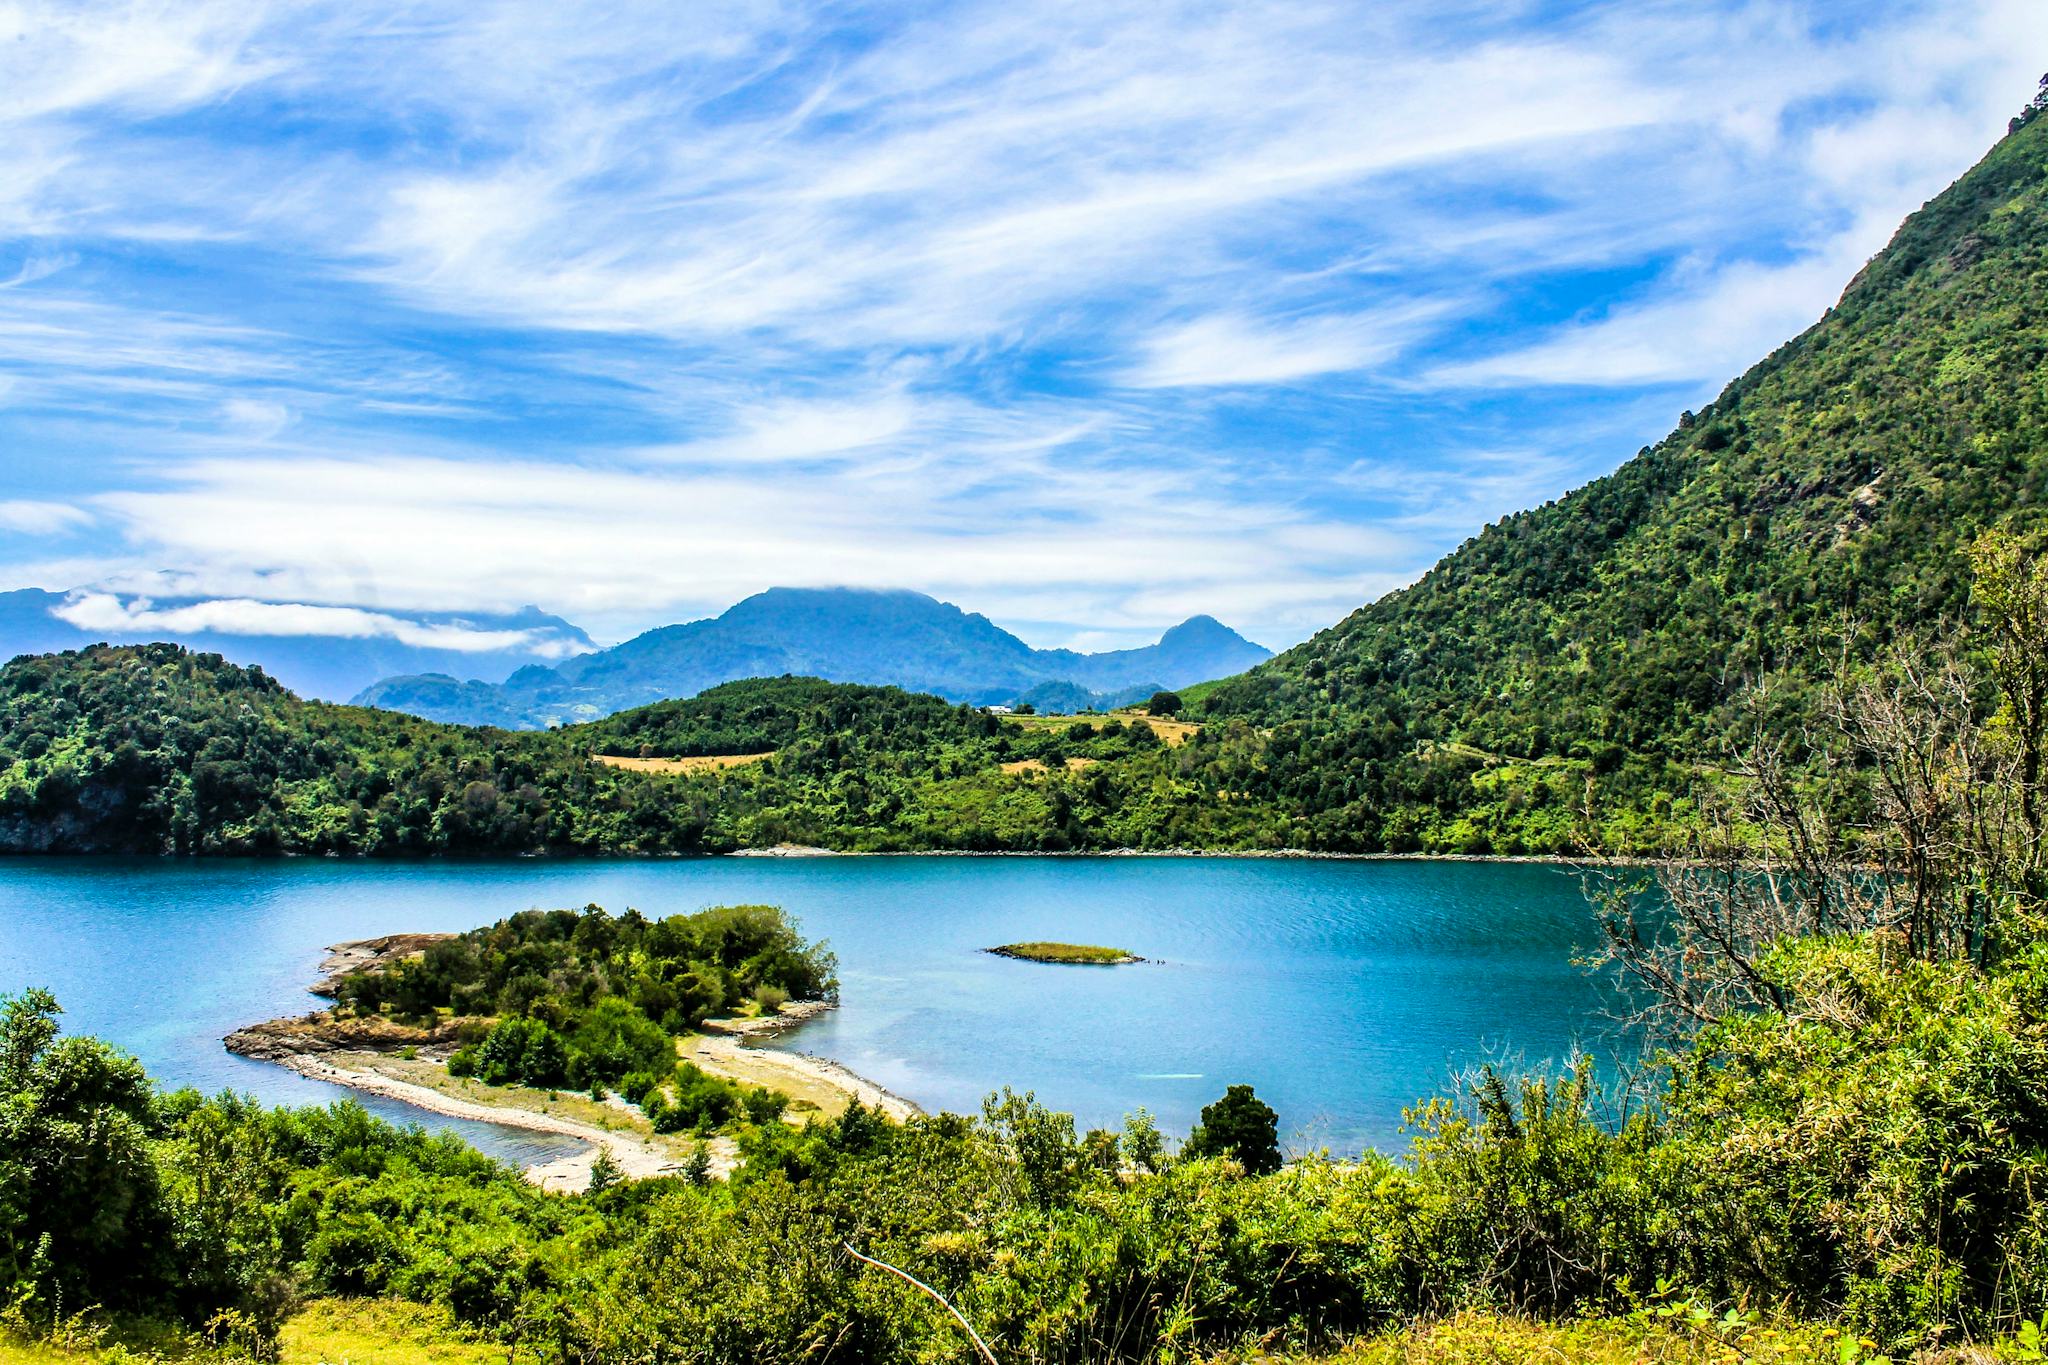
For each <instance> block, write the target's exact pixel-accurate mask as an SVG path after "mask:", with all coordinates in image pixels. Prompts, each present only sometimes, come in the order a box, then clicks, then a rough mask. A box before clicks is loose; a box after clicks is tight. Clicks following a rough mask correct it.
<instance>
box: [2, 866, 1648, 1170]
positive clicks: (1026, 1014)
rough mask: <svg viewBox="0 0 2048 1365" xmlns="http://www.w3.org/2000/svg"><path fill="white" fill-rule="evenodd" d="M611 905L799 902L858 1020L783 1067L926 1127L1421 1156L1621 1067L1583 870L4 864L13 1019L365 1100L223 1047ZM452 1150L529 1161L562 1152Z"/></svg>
mask: <svg viewBox="0 0 2048 1365" xmlns="http://www.w3.org/2000/svg"><path fill="white" fill-rule="evenodd" d="M591 902H594V903H597V904H600V905H603V906H605V907H607V908H608V909H612V910H615V911H616V910H623V909H625V908H626V907H627V906H634V907H637V908H638V909H640V910H641V911H642V912H643V913H645V914H648V915H655V916H659V915H666V914H674V913H677V912H681V911H691V910H697V909H701V908H703V907H705V906H708V905H721V904H733V903H742V902H759V903H768V904H778V905H782V906H784V907H786V908H787V909H789V910H790V911H791V912H792V913H793V914H795V915H796V916H797V918H798V919H799V921H800V922H801V924H802V927H803V930H804V932H805V933H806V934H807V935H809V936H812V937H821V938H825V939H828V940H829V941H830V942H831V945H832V947H833V949H834V950H835V951H836V952H837V953H838V954H839V961H840V977H841V982H842V994H843V999H842V1005H841V1008H840V1009H839V1010H838V1011H836V1012H834V1013H833V1014H830V1015H827V1016H825V1017H824V1018H822V1019H820V1020H818V1021H815V1022H813V1023H812V1024H810V1025H808V1026H806V1027H805V1028H804V1029H802V1030H801V1031H799V1032H798V1033H796V1034H795V1035H793V1036H792V1037H790V1038H789V1039H788V1040H786V1042H785V1043H784V1044H783V1045H784V1046H788V1047H791V1048H794V1049H796V1050H800V1051H805V1052H812V1053H816V1054H818V1055H820V1056H825V1057H830V1058H833V1059H835V1060H837V1061H840V1062H843V1063H844V1064H845V1065H847V1066H849V1067H851V1068H853V1069H854V1070H855V1071H858V1072H860V1073H861V1074H862V1075H865V1076H868V1077H870V1078H871V1079H873V1080H875V1081H877V1082H879V1083H880V1084H882V1085H884V1086H887V1087H888V1088H889V1089H891V1090H894V1091H897V1092H898V1093H900V1094H903V1095H905V1096H908V1097H909V1098H911V1099H913V1100H916V1101H917V1102H918V1103H920V1104H922V1105H924V1106H925V1107H926V1108H928V1109H953V1110H960V1111H966V1112H972V1111H974V1110H975V1109H977V1108H978V1106H979V1105H980V1102H981V1099H982V1097H983V1096H984V1095H986V1094H987V1093H989V1092H990V1091H992V1090H994V1089H996V1088H997V1087H999V1086H1002V1085H1009V1086H1012V1087H1014V1088H1016V1089H1018V1090H1020V1091H1021V1090H1034V1091H1036V1092H1037V1094H1038V1097H1039V1098H1040V1099H1041V1100H1044V1101H1046V1102H1047V1103H1049V1104H1051V1105H1053V1106H1055V1107H1057V1108H1060V1109H1065V1110H1070V1111H1072V1112H1073V1113H1074V1114H1075V1115H1076V1117H1077V1118H1078V1119H1079V1120H1080V1121H1081V1123H1082V1124H1084V1125H1103V1124H1111V1123H1116V1122H1119V1121H1120V1120H1121V1118H1122V1116H1123V1115H1124V1114H1126V1113H1128V1112H1129V1111H1131V1110H1133V1109H1136V1108H1137V1107H1139V1106H1140V1105H1142V1106H1144V1107H1146V1108H1148V1109H1150V1110H1151V1111H1152V1113H1153V1114H1154V1116H1155V1117H1156V1118H1157V1119H1158V1120H1159V1122H1160V1124H1161V1126H1162V1127H1163V1128H1165V1129H1166V1131H1167V1132H1169V1133H1170V1134H1175V1135H1179V1134H1182V1133H1185V1131H1186V1130H1187V1128H1188V1126H1189V1125H1190V1124H1191V1123H1192V1122H1193V1121H1194V1120H1195V1118H1196V1116H1197V1114H1198V1112H1199V1110H1200V1108H1201V1106H1202V1105H1203V1104H1205V1103H1207V1102H1208V1101H1210V1100H1212V1099H1214V1098H1215V1097H1216V1096H1217V1095H1219V1094H1221V1093H1222V1091H1223V1088H1224V1087H1225V1086H1226V1085H1228V1084H1231V1083H1234V1082H1239V1081H1245V1082H1250V1083H1251V1084H1252V1085H1254V1086H1255V1087H1256V1088H1257V1090H1258V1092H1259V1094H1260V1095H1261V1096H1262V1097H1263V1098H1265V1099H1266V1100H1267V1101H1268V1102H1269V1103H1271V1104H1272V1105H1273V1106H1274V1107H1275V1108H1276V1109H1277V1110H1278V1111H1279V1113H1280V1121H1281V1133H1282V1136H1283V1138H1284V1139H1286V1140H1287V1141H1288V1143H1289V1145H1290V1146H1292V1147H1294V1148H1295V1149H1304V1148H1310V1147H1323V1146H1326V1147H1329V1148H1331V1149H1332V1150H1333V1151H1336V1152H1339V1153H1348V1152H1355V1151H1357V1150H1359V1149H1360V1148H1363V1147H1367V1146H1374V1147H1379V1148H1382V1149H1386V1150H1394V1149H1397V1148H1399V1147H1400V1146H1401V1145H1402V1142H1403V1139H1402V1138H1401V1135H1400V1122H1401V1110H1402V1107H1403V1106H1404V1105H1407V1104H1410V1103H1412V1102H1414V1101H1415V1100H1416V1099H1418V1098H1420V1097H1422V1096H1425V1095H1428V1094H1431V1093H1434V1092H1437V1091H1440V1090H1442V1089H1443V1088H1444V1087H1445V1086H1446V1085H1447V1084H1448V1083H1449V1081H1450V1078H1451V1077H1452V1076H1453V1074H1454V1073H1455V1072H1457V1071H1458V1070H1460V1069H1461V1068H1465V1067H1469V1066H1471V1065H1474V1064H1476V1063H1479V1062H1482V1061H1486V1060H1489V1059H1496V1060H1497V1059H1507V1060H1513V1061H1517V1062H1519V1063H1522V1064H1532V1063H1540V1062H1543V1061H1546V1060H1552V1059H1557V1058H1562V1057H1564V1056H1566V1055H1567V1054H1568V1053H1570V1052H1571V1051H1572V1050H1573V1049H1574V1047H1579V1048H1583V1049H1584V1050H1586V1051H1589V1052H1593V1053H1594V1054H1595V1055H1597V1056H1603V1057H1604V1056H1605V1055H1606V1054H1607V1052H1608V1051H1609V1050H1610V1049H1611V1048H1612V1046H1613V1038H1612V1032H1611V1028H1610V1026H1609V1025H1607V1024H1606V1022H1605V1012H1604V1008H1603V1007H1604V1005H1605V1003H1606V999H1605V990H1604V988H1603V986H1602V985H1601V983H1600V982H1598V981H1597V980H1595V979H1592V978H1589V977H1588V976H1587V975H1586V973H1585V972H1584V971H1583V970H1582V969H1581V968H1579V967H1577V966H1575V965H1574V963H1573V958H1574V957H1575V955H1577V954H1579V953H1581V952H1583V951H1584V950H1585V949H1587V948H1589V947H1590V946H1591V945H1592V944H1593V942H1594V941H1595V939H1596V937H1597V932H1596V929H1595V925H1594V921H1593V918H1592V913H1591V908H1590V906H1589V905H1588V903H1587V900H1586V895H1585V891H1584V888H1583V886H1582V884H1581V880H1580V877H1579V875H1578V874H1576V873H1573V872H1570V871H1566V870H1563V869H1559V868H1555V867H1549V866H1539V865H1529V864H1506V863H1451V862H1342V861H1324V860H1292V859H1286V860H1283V859H1226V858H946V857H932V858H922V857H892V858H726V859H697V860H683V861H638V860H635V861H626V860H614V861H543V860H521V861H502V862H411V863H353V862H338V861H333V860H291V861H270V862H182V863H178V862H162V861H140V860H136V861H129V860H118V861H107V860H99V861H59V860H40V859H36V860H12V861H6V862H0V992H11V991H17V990H20V989H21V988H23V987H25V986H30V985H42V986H48V987H50V988H51V989H52V990H54V991H56V992H57V995H58V998H59V1000H60V1001H61V1002H62V1004H63V1006H64V1009H65V1018H64V1024H65V1027H66V1028H67V1029H69V1030H71V1031H76V1032H88V1033H96V1034H99V1035H100V1036H102V1037H104V1038H107V1039H109V1040H111V1041H113V1042H115V1043H117V1044H119V1045H120V1046H121V1047H123V1048H126V1049H128V1050H129V1051H131V1052H133V1053H134V1054H135V1055H136V1056H137V1057H139V1058H141V1059H142V1061H143V1062H144V1063H146V1064H147V1065H148V1066H149V1068H150V1070H151V1071H152V1072H154V1073H155V1074H156V1075H157V1076H158V1077H160V1078H161V1079H162V1080H164V1081H166V1082H168V1083H171V1084H177V1085H194V1086H198V1087H200V1088H202V1089H205V1090H209V1091H211V1090H219V1089H222V1088H233V1089H235V1090H239V1091H245V1092H251V1093H254V1094H256V1095H258V1096H260V1097H262V1098H264V1099H266V1100H270V1101H273V1102H279V1103H283V1102H295V1103H297V1102H308V1101H324V1100H327V1099H331V1098H335V1097H337V1095H338V1094H339V1093H340V1092H338V1091H336V1090H335V1089H334V1088H333V1087H330V1086H326V1085H322V1084H319V1083H316V1082H313V1081H309V1080H306V1079H304V1078H302V1077H299V1076H296V1075H294V1074H292V1073H290V1072H287V1071H285V1070H283V1069H282V1068H279V1067H274V1066H269V1065H264V1064H261V1063H256V1062H249V1061H246V1060H243V1059H241V1058H238V1057H234V1056H231V1055H230V1054H229V1053H227V1052H226V1051H225V1049H223V1048H222V1047H221V1044H220V1039H221V1037H222V1035H224V1034H226V1033H228V1032H230V1031H231V1030H233V1029H235V1028H237V1027H239V1026H241V1025H243V1024H247V1023H251V1022H254V1021H257V1020H261V1019H269V1018H273V1017H276V1016H278V1015H282V1014H289V1013H300V1012H304V1011H305V1010H307V1009H310V1008H314V1007H317V1005H318V1004H319V1003H320V1002H318V1001H316V1000H314V999H313V998H312V997H310V996H308V995H307V994H306V991H305V987H306V985H307V983H308V982H310V981H311V980H312V979H313V977H314V975H315V971H316V967H317V965H318V962H319V959H320V957H321V956H322V950H323V949H324V947H325V946H326V945H328V944H332V943H336V942H340V941H342V940H346V939H356V938H367V937H370V936H372V935H376V934H386V933H392V932H396V931H399V930H459V929H466V928H471V927H474V926H476V925H479V924H484V923H488V922H490V921H492V920H495V919H498V918H501V917H503V916H504V915H507V914H510V913H512V912H514V911H518V910H523V909H527V908H529V907H532V906H548V907H553V906H571V905H583V904H586V903H591ZM1027 939H1055V940H1064V941H1071V942H1082V943H1106V944H1113V945H1115V946H1118V947H1122V948H1126V949H1129V950H1130V951H1132V952H1135V953H1138V954H1141V955H1142V956H1144V957H1146V958H1148V959H1152V960H1151V961H1149V962H1147V963H1144V964H1141V965H1134V966H1125V967H1109V968H1099V967H1058V966H1045V965H1040V964H1035V963H1026V962H1016V961H1011V960H1007V959H1003V958H997V957H992V956H990V955H988V954H986V953H983V952H981V951H979V950H980V949H982V948H986V947H990V946H992V945H995V944H1001V943H1009V942H1016V941H1020V940H1027ZM375 1107H376V1108H377V1110H378V1112H380V1113H383V1114H385V1115H387V1116H390V1117H394V1118H400V1119H406V1120H421V1119H422V1117H423V1116H422V1115H420V1114H419V1113H418V1112H417V1111H414V1110H410V1109H407V1108H405V1107H404V1106H401V1105H395V1104H388V1103H386V1104H380V1105H377V1106H375ZM438 1126H445V1127H450V1128H453V1129H455V1130H456V1131H460V1132H463V1133H464V1134H465V1135H466V1136H469V1137H470V1138H471V1139H472V1140H475V1141H477V1142H478V1144H479V1145H480V1146H483V1147H485V1148H486V1149H487V1150H492V1151H494V1152H496V1153H497V1154H499V1155H504V1156H508V1157H518V1158H523V1159H530V1158H531V1157H533V1156H535V1155H537V1154H541V1153H545V1152H548V1151H552V1150H558V1149H559V1148H560V1147H561V1146H562V1145H563V1143H561V1142H558V1141H556V1140H554V1139H546V1138H540V1139H536V1138H530V1137H525V1136H520V1137H516V1138H515V1137H511V1136H509V1135H507V1134H506V1133H505V1132H504V1130H495V1131H493V1130H490V1129H489V1128H488V1127H487V1126H484V1125H468V1124H460V1123H447V1122H445V1121H443V1122H441V1123H440V1124H438ZM567 1145H570V1146H573V1145H574V1144H573V1143H569V1144H567Z"/></svg>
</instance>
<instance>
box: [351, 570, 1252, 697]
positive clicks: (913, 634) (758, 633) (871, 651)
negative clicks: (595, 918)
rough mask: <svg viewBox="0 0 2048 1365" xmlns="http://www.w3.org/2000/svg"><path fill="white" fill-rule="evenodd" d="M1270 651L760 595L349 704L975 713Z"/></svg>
mask: <svg viewBox="0 0 2048 1365" xmlns="http://www.w3.org/2000/svg"><path fill="white" fill-rule="evenodd" d="M1268 657H1270V655H1269V651H1267V650H1265V649H1263V648H1262V647H1260V646H1258V645H1255V644H1253V643H1252V642H1251V641H1249V640H1246V639H1245V638H1244V637H1243V636H1241V635H1239V634H1238V633H1237V632H1236V631H1233V630H1231V629H1230V628H1229V627H1227V626H1225V625H1223V624H1222V623H1221V622H1219V621H1217V620H1216V619H1215V618H1214V617H1210V616H1194V617H1190V618H1189V619H1188V620H1186V621H1184V622H1182V623H1180V624H1179V625H1177V626H1174V627H1172V628H1171V629H1169V630H1168V631H1166V632H1165V633H1164V634H1163V635H1162V636H1161V637H1160V639H1159V641H1158V642H1157V643H1154V644H1151V645H1144V646H1140V647H1138V648H1135V649H1124V650H1114V651H1108V652H1105V653H1100V654H1083V653H1079V652H1077V651H1074V650H1069V649H1034V648H1033V647H1032V646H1030V645H1028V644H1026V643H1025V642H1024V641H1023V640H1021V639H1019V638H1018V637H1017V636H1015V635H1013V634H1011V633H1010V632H1009V631H1006V630H1004V629H1003V628H1002V627H1000V626H998V625H996V624H995V623H994V622H993V621H991V620H989V619H988V618H987V617H986V616H983V615H981V614H979V613H976V612H968V611H965V610H963V609H961V608H960V607H957V606H955V605H953V604H952V603H950V602H942V601H940V600H938V599H937V598H934V597H931V596H929V595H928V594H925V593H920V592H915V591H912V590H910V589H902V588H897V589H871V588H847V587H834V588H787V587H778V588H769V589H767V590H765V591H763V592H759V593H755V594H753V595H752V596H750V597H746V598H743V599H742V600H740V601H739V602H736V603H734V604H733V605H732V606H731V607H729V608H727V609H726V610H725V611H724V612H722V613H720V614H719V615H718V616H714V617H707V618H705V619H703V620H699V621H688V622H681V623H677V624H675V625H668V626H660V627H657V628H655V629H654V630H650V631H646V632H643V633H642V634H640V635H636V636H634V637H633V638H632V639H630V640H627V641H625V642H623V643H621V644H618V645H615V646H613V647H612V648H610V649H607V650H598V651H595V652H592V653H588V654H583V655H579V656H577V657H575V658H573V659H568V660H565V661H563V662H562V663H561V664H559V665H556V666H554V667H543V666H538V665H535V666H529V667H526V668H522V669H520V670H519V671H518V672H516V673H514V674H513V675H512V676H511V677H509V678H507V679H506V680H505V682H504V683H502V684H499V685H495V686H494V685H491V684H487V683H479V682H464V681H460V680H458V679H456V678H454V677H452V676H449V675H446V674H442V675H437V676H417V675H415V676H408V677H394V678H385V679H381V680H379V681H378V682H377V683H375V684H373V685H372V686H370V687H368V688H365V689H364V690H363V691H362V692H360V693H358V694H357V695H356V696H355V698H353V700H354V702H355V703H356V704H358V705H364V706H380V707H384V708H386V709H389V710H396V711H404V712H406V713H407V714H410V715H417V716H421V717H424V718H426V719H431V720H443V721H448V722H451V723H456V724H490V725H498V726H502V727H504V728H508V729H519V728H544V727H547V726H551V725H559V724H568V723H575V722H580V721H586V720H594V719H597V718H599V717H601V716H606V715H611V714H614V713H616V712H618V711H623V710H628V709H630V708H632V707H635V706H643V705H647V704H649V703H651V702H655V701H663V700H668V699H671V698H675V697H687V696H693V695H695V694H697V693H699V692H702V691H704V690H705V689H707V688H710V687H715V686H717V685H719V684H720V683H726V682H732V681H736V680H739V679H742V678H754V677H781V676H802V677H818V678H823V679H825V680H827V681H831V682H843V683H863V684H873V685H885V686H894V687H903V688H906V689H908V690H911V691H916V692H929V693H932V694H933V695H936V696H940V697H944V698H946V699H947V700H949V701H954V702H967V703H972V704H975V705H989V704H995V703H1008V702H1014V701H1016V700H1017V699H1019V698H1020V697H1024V696H1026V695H1028V694H1030V693H1031V692H1032V690H1033V689H1035V688H1042V687H1045V686H1048V685H1054V684H1066V685H1068V687H1069V688H1070V689H1078V690H1077V691H1075V690H1069V691H1065V692H1062V693H1061V694H1060V695H1062V696H1066V697H1075V696H1080V695H1082V694H1086V696H1087V699H1088V700H1090V701H1092V702H1096V703H1099V704H1110V703H1114V702H1121V701H1125V700H1128V699H1129V698H1130V696H1131V695H1132V694H1133V693H1135V692H1137V691H1139V690H1140V689H1142V690H1143V691H1145V692H1150V691H1153V690H1156V689H1159V688H1168V687H1180V686H1185V685H1187V684H1189V683H1195V682H1203V681H1207V680H1209V679H1212V678H1216V677H1221V676H1224V675H1226V674H1231V673H1237V672H1241V671H1242V670H1244V669H1245V668H1248V667H1250V666H1251V665H1252V664H1255V663H1257V662H1259V661H1261V660H1263V659H1265V658H1268Z"/></svg>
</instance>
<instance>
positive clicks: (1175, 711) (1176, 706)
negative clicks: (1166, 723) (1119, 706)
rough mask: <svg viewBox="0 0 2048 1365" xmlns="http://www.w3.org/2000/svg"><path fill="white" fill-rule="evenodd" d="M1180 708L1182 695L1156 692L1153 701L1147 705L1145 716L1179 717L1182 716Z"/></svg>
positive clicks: (1149, 701) (1152, 697)
mask: <svg viewBox="0 0 2048 1365" xmlns="http://www.w3.org/2000/svg"><path fill="white" fill-rule="evenodd" d="M1180 708H1181V700H1180V693H1178V692H1154V693H1153V694H1152V696H1151V699H1150V700H1148V701H1147V702H1146V703H1145V714H1146V715H1148V716H1177V715H1179V714H1180Z"/></svg>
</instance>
